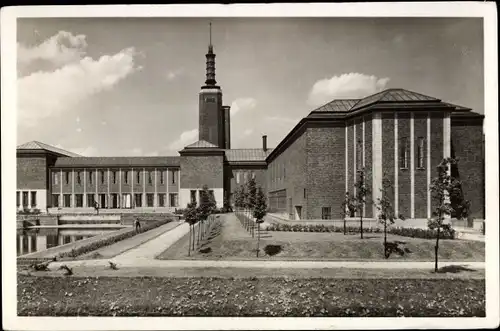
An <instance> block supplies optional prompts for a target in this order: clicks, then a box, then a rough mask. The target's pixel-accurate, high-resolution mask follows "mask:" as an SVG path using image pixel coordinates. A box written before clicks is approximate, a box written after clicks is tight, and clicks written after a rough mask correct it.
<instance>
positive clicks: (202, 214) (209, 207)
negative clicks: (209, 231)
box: [198, 185, 217, 244]
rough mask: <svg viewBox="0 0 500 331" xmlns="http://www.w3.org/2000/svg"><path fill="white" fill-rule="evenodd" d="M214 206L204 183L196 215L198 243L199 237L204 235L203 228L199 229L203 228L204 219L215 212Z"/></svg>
mask: <svg viewBox="0 0 500 331" xmlns="http://www.w3.org/2000/svg"><path fill="white" fill-rule="evenodd" d="M216 207H217V205H216V203H215V198H214V197H213V196H212V195H211V194H210V191H209V190H208V186H207V185H204V186H203V189H202V190H201V191H200V205H199V207H198V216H199V220H200V223H199V225H198V244H199V243H200V239H201V240H202V239H203V236H204V233H203V232H204V229H203V230H200V229H201V228H204V226H205V221H206V220H207V218H208V217H209V216H210V215H211V214H213V213H214V212H215V209H216Z"/></svg>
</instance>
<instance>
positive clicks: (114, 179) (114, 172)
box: [113, 170, 116, 184]
mask: <svg viewBox="0 0 500 331" xmlns="http://www.w3.org/2000/svg"><path fill="white" fill-rule="evenodd" d="M113 184H116V171H115V170H113Z"/></svg>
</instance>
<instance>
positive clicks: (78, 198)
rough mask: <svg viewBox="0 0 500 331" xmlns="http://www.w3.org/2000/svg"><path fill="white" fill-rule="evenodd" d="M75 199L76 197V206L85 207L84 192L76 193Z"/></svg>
mask: <svg viewBox="0 0 500 331" xmlns="http://www.w3.org/2000/svg"><path fill="white" fill-rule="evenodd" d="M75 199H76V207H78V208H82V207H83V194H75Z"/></svg>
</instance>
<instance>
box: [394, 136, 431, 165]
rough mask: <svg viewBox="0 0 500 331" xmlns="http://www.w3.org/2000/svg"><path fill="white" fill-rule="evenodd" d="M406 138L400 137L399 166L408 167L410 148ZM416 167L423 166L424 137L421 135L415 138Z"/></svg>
mask: <svg viewBox="0 0 500 331" xmlns="http://www.w3.org/2000/svg"><path fill="white" fill-rule="evenodd" d="M408 140H409V139H408V138H406V137H403V138H401V139H400V141H399V144H398V148H399V168H401V169H408V167H409V166H408V165H409V154H410V148H409V147H408ZM416 149H417V169H424V168H425V139H424V138H422V137H418V138H417V146H416Z"/></svg>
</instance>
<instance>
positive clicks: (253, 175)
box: [252, 171, 255, 179]
mask: <svg viewBox="0 0 500 331" xmlns="http://www.w3.org/2000/svg"><path fill="white" fill-rule="evenodd" d="M252 179H255V172H253V171H252Z"/></svg>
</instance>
